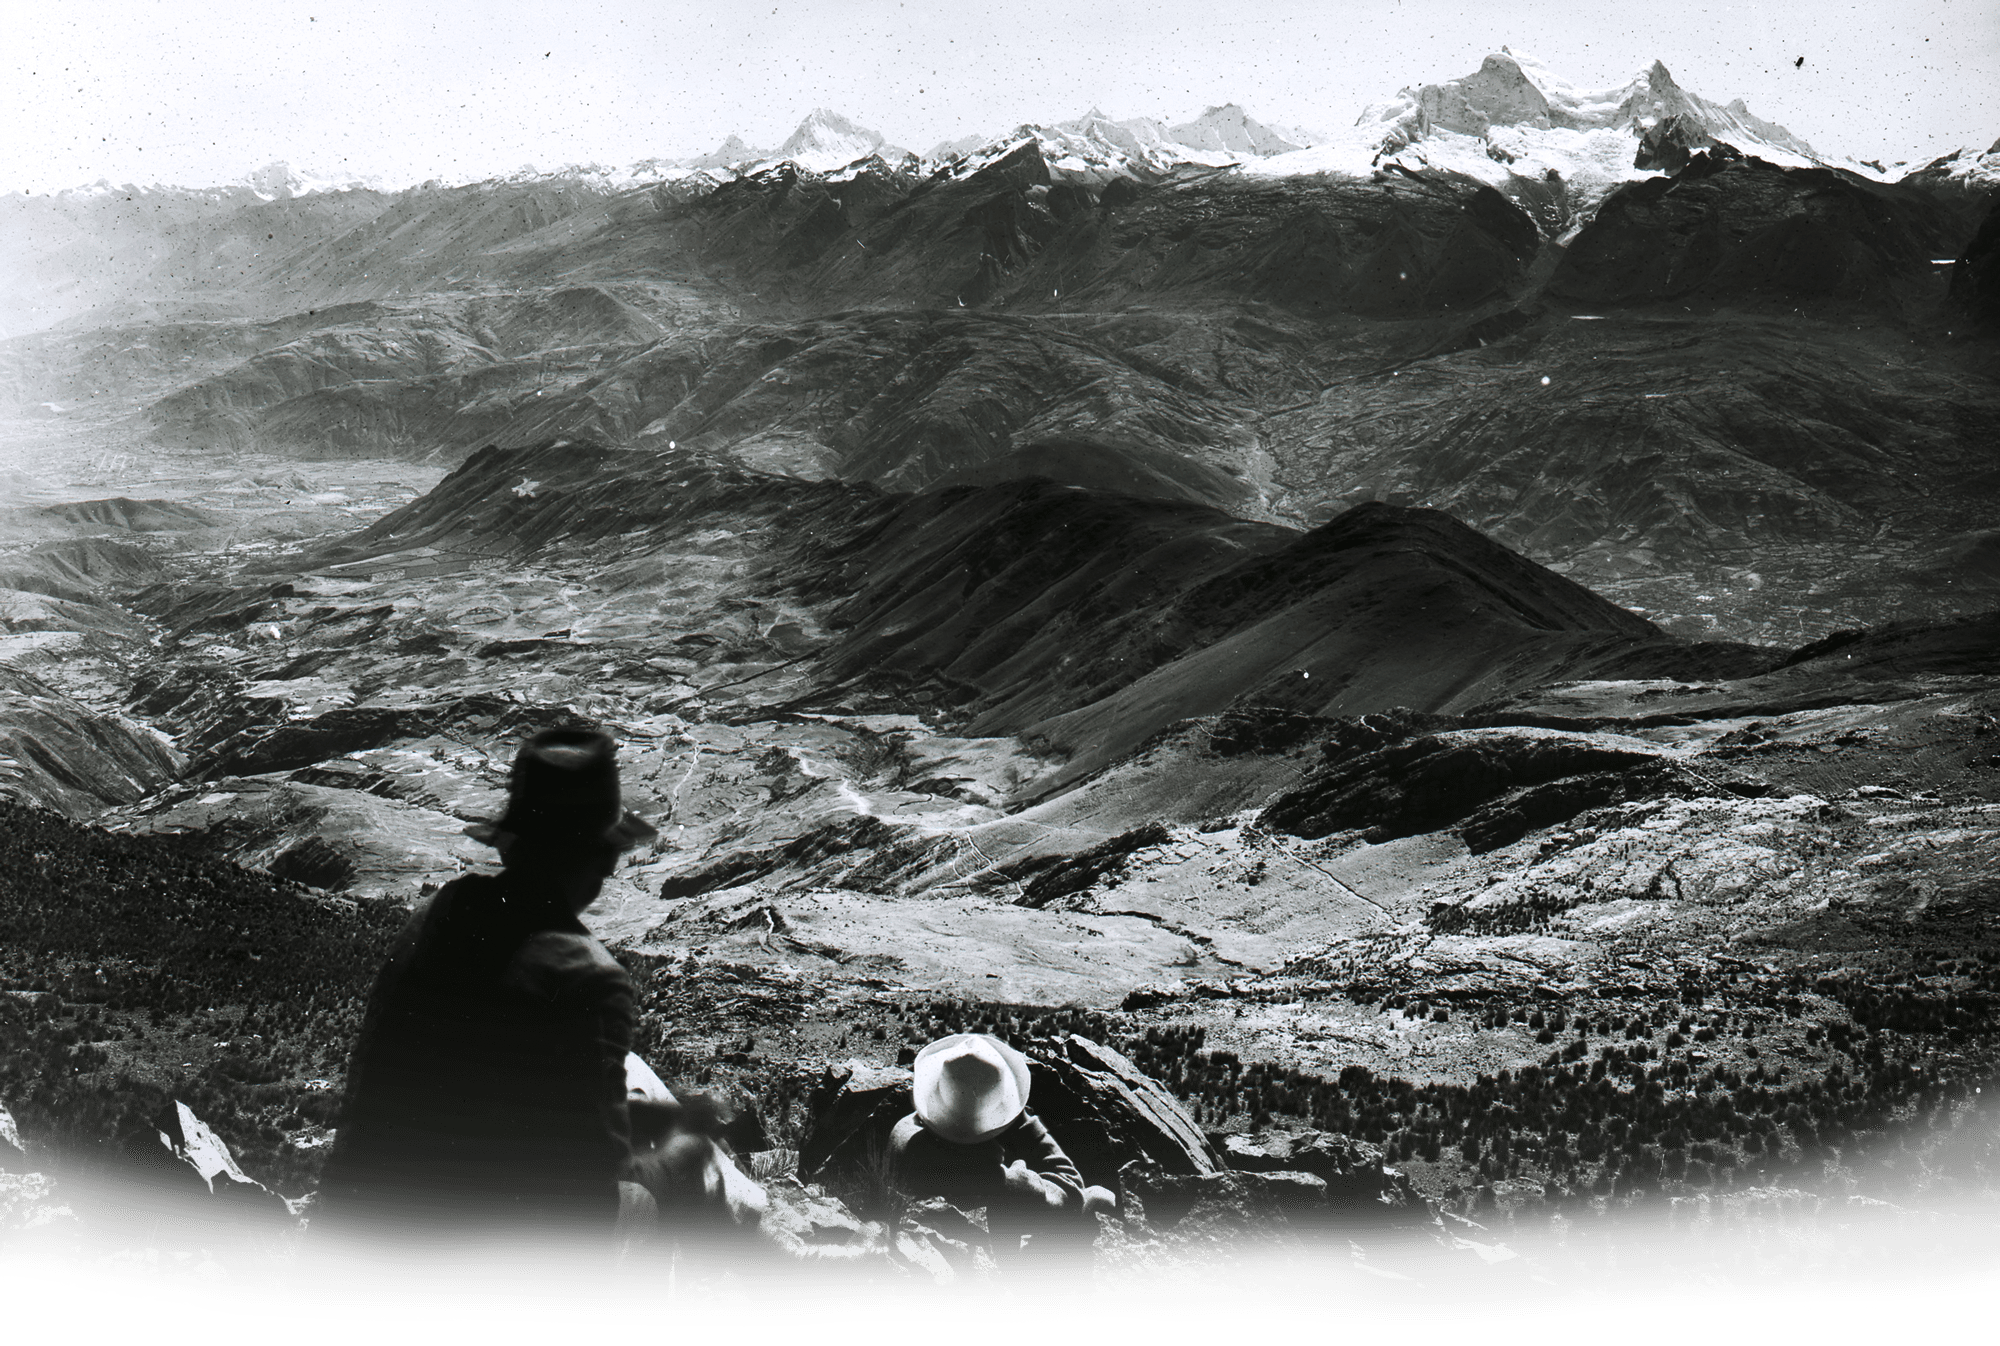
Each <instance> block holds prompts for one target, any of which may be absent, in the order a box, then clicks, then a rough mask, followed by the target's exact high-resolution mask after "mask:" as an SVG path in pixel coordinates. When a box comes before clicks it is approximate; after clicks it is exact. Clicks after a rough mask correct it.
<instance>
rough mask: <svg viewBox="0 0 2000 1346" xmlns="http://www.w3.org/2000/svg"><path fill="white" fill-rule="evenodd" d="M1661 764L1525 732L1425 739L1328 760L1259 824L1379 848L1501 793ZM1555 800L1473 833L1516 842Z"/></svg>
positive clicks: (1654, 757)
mask: <svg viewBox="0 0 2000 1346" xmlns="http://www.w3.org/2000/svg"><path fill="white" fill-rule="evenodd" d="M1661 760H1662V754H1661V751H1660V749H1659V748H1658V747H1657V746H1655V745H1653V744H1651V743H1647V742H1644V741H1643V740H1640V739H1635V738H1627V737H1625V736H1623V735H1619V734H1585V733H1575V732H1570V731H1565V730H1555V729H1528V728H1500V729H1465V730H1453V731H1449V732H1446V733H1441V734H1425V735H1422V736H1420V737H1418V738H1414V739H1409V740H1406V741H1404V742H1400V743H1394V744H1391V745H1389V746H1387V747H1383V748H1378V749H1376V750H1374V751H1373V752H1365V753H1362V754H1361V755H1359V756H1357V757H1350V758H1344V759H1342V760H1339V761H1336V762H1335V763H1334V764H1333V765H1331V766H1328V767H1326V768H1323V769H1322V770H1321V771H1319V772H1317V773H1316V774H1314V775H1313V776H1312V777H1310V778H1308V779H1307V780H1306V781H1305V782H1304V783H1303V784H1301V785H1300V786H1299V787H1298V788H1297V789H1294V790H1290V791H1287V792H1286V793H1285V794H1282V795H1280V796H1279V797H1278V798H1277V799H1275V800H1273V801H1272V803H1271V804H1270V806H1269V807H1268V808H1266V809H1265V810H1264V812H1263V813H1262V815H1260V817H1259V822H1260V823H1261V824H1262V825H1263V826H1265V827H1270V828H1274V829H1277V830H1279V831H1284V832H1290V833H1292V834H1293V835H1294V836H1301V837H1323V836H1326V835H1328V834H1329V833H1332V832H1339V831H1346V830H1351V829H1366V832H1367V835H1368V837H1369V838H1370V839H1371V840H1388V839H1390V838H1392V837H1401V836H1411V835H1414V834H1416V833H1419V832H1429V831H1435V830H1437V829H1439V828H1442V827H1446V826H1449V825H1450V824H1452V823H1454V822H1457V821H1458V820H1459V819H1461V818H1465V817H1467V816H1469V815H1472V814H1474V813H1476V812H1477V811H1478V810H1480V809H1481V808H1482V807H1484V806H1486V805H1488V804H1490V803H1492V802H1493V801H1495V800H1499V799H1501V798H1502V797H1503V796H1506V795H1508V794H1509V792H1511V791H1518V790H1523V789H1525V788H1526V787H1532V786H1539V785H1546V784H1548V783H1549V782H1552V781H1559V780H1563V779H1565V778H1567V777H1574V776H1583V775H1589V774H1593V773H1603V772H1623V771H1626V770H1630V769H1632V768H1636V767H1640V766H1647V765H1652V764H1657V763H1659V762H1661ZM1586 793H1587V792H1586ZM1556 802H1557V801H1556V800H1555V799H1554V797H1553V796H1552V797H1551V798H1550V799H1548V800H1544V801H1542V805H1545V807H1543V806H1537V805H1534V804H1525V805H1521V806H1520V807H1519V808H1517V810H1516V811H1517V812H1519V813H1520V814H1521V816H1520V817H1513V816H1512V815H1505V814H1495V815H1493V816H1491V817H1490V818H1487V819H1485V820H1483V821H1482V824H1481V831H1480V833H1479V835H1480V836H1481V838H1482V840H1486V839H1490V838H1489V836H1488V834H1489V833H1490V834H1491V836H1501V835H1504V834H1505V833H1506V832H1507V831H1508V830H1509V829H1510V828H1512V827H1513V826H1516V825H1519V826H1520V827H1521V832H1520V833H1518V834H1517V835H1522V834H1525V832H1526V831H1527V828H1528V826H1530V825H1546V824H1529V823H1527V822H1526V821H1525V819H1526V818H1527V817H1529V816H1535V817H1539V816H1541V814H1542V813H1547V812H1550V811H1551V810H1553V811H1554V812H1556V813H1560V809H1558V808H1555V804H1556ZM1579 807H1582V806H1581V805H1579ZM1523 810H1525V811H1523ZM1555 820H1556V819H1554V818H1552V819H1551V821H1555Z"/></svg>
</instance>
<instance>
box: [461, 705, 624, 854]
mask: <svg viewBox="0 0 2000 1346" xmlns="http://www.w3.org/2000/svg"><path fill="white" fill-rule="evenodd" d="M617 751H618V748H617V745H616V744H614V743H613V742H612V741H611V738H610V736H609V735H607V734H600V733H598V732H597V731H596V730H594V729H544V730H543V731H542V732H541V733H539V734H536V735H535V736H534V737H533V738H531V739H529V740H528V741H527V742H526V743H523V744H522V745H521V750H520V751H519V752H518V753H516V754H515V755H514V773H513V776H512V778H511V779H510V780H509V781H508V785H507V812H506V813H505V814H504V815H502V816H501V818H500V820H499V821H498V822H494V823H476V824H474V825H473V826H471V827H468V828H466V829H465V834H466V835H467V836H469V837H471V838H473V839H474V840H476V841H483V842H486V843H487V844H489V845H497V844H499V843H500V841H501V840H502V839H503V836H504V837H509V838H512V839H514V840H530V839H532V840H535V841H556V842H572V843H577V844H592V843H603V844H609V845H612V846H615V847H617V848H618V849H619V850H621V851H629V850H631V849H632V848H633V847H634V846H642V845H644V844H645V843H647V842H649V841H651V840H652V839H653V838H654V837H657V836H658V835H659V831H658V829H657V828H655V827H654V826H653V825H652V824H651V823H649V822H647V821H646V820H645V819H644V818H641V817H640V816H639V815H638V814H636V813H633V812H632V811H631V810H630V809H627V808H626V807H625V805H624V804H623V802H621V801H620V799H619V797H618V758H617Z"/></svg>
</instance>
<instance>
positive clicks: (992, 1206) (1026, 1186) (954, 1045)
mask: <svg viewBox="0 0 2000 1346" xmlns="http://www.w3.org/2000/svg"><path fill="white" fill-rule="evenodd" d="M912 1074H913V1077H914V1078H913V1079H912V1082H911V1095H912V1101H913V1102H914V1104H915V1105H916V1111H915V1112H913V1113H911V1114H910V1115H909V1116H908V1117H905V1118H903V1120H902V1121H900V1122H898V1123H896V1127H895V1130H893V1131H892V1132H890V1135H889V1158H890V1165H891V1168H890V1181H891V1182H892V1183H893V1184H894V1185H895V1186H896V1187H897V1188H898V1189H899V1190H900V1191H902V1192H903V1193H905V1194H906V1195H909V1196H913V1197H920V1198H921V1197H933V1196H937V1197H943V1198H944V1199H945V1200H946V1201H949V1202H951V1204H953V1205H954V1206H959V1207H962V1208H966V1209H972V1208H976V1207H980V1206H984V1207H985V1208H986V1228H987V1232H988V1234H989V1236H990V1237H991V1240H992V1245H993V1255H994V1257H995V1259H996V1260H997V1261H999V1262H1000V1263H1001V1264H1002V1265H1007V1264H1010V1263H1011V1264H1017V1265H1018V1264H1020V1262H1021V1259H1022V1257H1023V1256H1024V1255H1027V1256H1031V1260H1032V1261H1033V1262H1034V1263H1036V1264H1040V1265H1041V1266H1043V1267H1045V1268H1049V1269H1056V1268H1058V1267H1061V1268H1063V1269H1068V1270H1075V1271H1088V1270H1089V1267H1090V1250H1091V1244H1092V1241H1093V1240H1094V1238H1095V1236H1096V1233H1097V1222H1096V1221H1095V1220H1094V1219H1090V1218H1088V1217H1089V1216H1090V1215H1091V1214H1092V1213H1094V1212H1096V1211H1098V1210H1103V1209H1107V1208H1109V1207H1110V1206H1112V1205H1114V1204H1115V1201H1114V1198H1113V1197H1112V1195H1111V1193H1110V1192H1108V1191H1106V1190H1105V1189H1104V1188H1102V1187H1085V1186H1084V1182H1083V1175H1082V1174H1081V1173H1079V1172H1078V1171H1077V1167H1076V1165H1075V1164H1074V1163H1072V1162H1071V1161H1070V1157H1069V1156H1068V1155H1067V1154H1065V1153H1064V1152H1063V1148H1062V1146H1060V1145H1058V1144H1057V1143H1056V1140H1055V1137H1053V1136H1051V1135H1050V1134H1049V1131H1048V1128H1047V1127H1045V1126H1043V1125H1042V1123H1041V1119H1040V1118H1038V1117H1036V1116H1035V1114H1034V1113H1032V1112H1029V1111H1028V1107H1027V1104H1028V1082H1029V1077H1028V1061H1027V1058H1026V1057H1024V1056H1022V1055H1021V1053H1019V1052H1018V1051H1015V1050H1014V1049H1013V1048H1012V1047H1010V1046H1008V1045H1007V1044H1006V1043H1005V1042H1002V1041H1001V1040H1000V1039H999V1038H996V1037H993V1036H991V1035H989V1034H986V1033H954V1034H952V1035H951V1036H950V1037H945V1038H939V1039H938V1040H937V1041H936V1042H933V1043H931V1044H930V1045H929V1046H928V1047H925V1048H924V1049H923V1050H922V1051H921V1052H918V1053H917V1059H916V1062H915V1063H914V1069H913V1071H912ZM1064 1264H1067V1265H1066V1266H1065V1265H1064Z"/></svg>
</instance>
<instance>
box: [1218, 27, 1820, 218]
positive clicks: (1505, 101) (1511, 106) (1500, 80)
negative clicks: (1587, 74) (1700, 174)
mask: <svg viewBox="0 0 2000 1346" xmlns="http://www.w3.org/2000/svg"><path fill="white" fill-rule="evenodd" d="M1717 143H1727V144H1729V145H1731V146H1733V147H1734V148H1736V149H1738V150H1740V151H1742V152H1743V153H1745V154H1749V155H1755V156H1756V157H1758V158H1761V159H1766V160H1769V161H1771V162H1773V163H1778V164H1782V165H1785V166H1788V167H1808V166H1811V165H1813V164H1816V163H1819V162H1822V161H1821V159H1820V157H1819V156H1818V154H1816V153H1815V152H1814V150H1813V148H1812V146H1810V145H1808V144H1807V143H1806V142H1805V141H1804V140H1802V139H1800V138H1799V137H1797V136H1795V135H1793V134H1792V133H1791V132H1790V131H1787V130H1786V129H1785V128H1784V127H1782V126H1779V125H1777V124H1776V123H1774V122H1768V121H1765V120H1764V119H1763V118H1761V117H1758V116H1756V115H1755V114H1753V113H1752V112H1751V111H1750V110H1749V108H1748V107H1746V106H1744V104H1743V101H1742V100H1741V99H1737V100H1735V101H1733V102H1731V103H1728V104H1715V103H1711V102H1709V101H1708V100H1707V99H1704V98H1702V97H1701V96H1699V95H1698V94H1695V93H1693V92H1691V91H1689V90H1687V89H1683V88H1682V87H1681V86H1680V85H1679V84H1678V83H1677V82H1676V81H1675V80H1674V77H1673V74H1672V73H1671V72H1670V71H1669V70H1668V69H1667V67H1666V65H1665V64H1664V63H1662V62H1660V61H1654V62H1653V63H1652V64H1651V65H1650V66H1649V67H1648V68H1647V69H1645V70H1644V71H1642V72H1641V73H1639V74H1638V75H1636V76H1634V77H1633V78H1632V79H1631V80H1629V81H1627V82H1626V83H1624V84H1622V85H1617V86H1614V87H1612V88H1608V89H1581V88H1577V87H1576V86H1574V85H1572V84H1570V83H1569V82H1568V81H1566V80H1564V79H1562V78H1561V77H1560V76H1558V75H1556V74H1555V73H1554V72H1553V71H1551V70H1549V69H1548V67H1546V66H1544V65H1543V64H1542V63H1541V62H1539V61H1537V60H1536V59H1535V58H1534V57H1532V56H1530V55H1527V54H1526V53H1523V52H1519V51H1515V50H1513V49H1511V48H1508V47H1502V48H1501V49H1500V50H1499V51H1497V52H1495V53H1493V54H1492V55H1490V56H1488V57H1486V59H1485V60H1483V61H1481V62H1480V65H1479V69H1477V70H1475V71H1474V72H1472V73H1471V74H1469V75H1465V76H1462V77H1460V78H1458V79H1451V80H1445V81H1443V82H1441V83H1436V84H1424V85H1420V86H1418V87H1415V88H1407V89H1404V90H1402V91H1401V92H1400V93H1399V94H1398V95H1397V96H1396V97H1395V98H1394V99H1391V100H1389V101H1388V102H1385V103H1377V104H1374V105H1373V106H1371V107H1369V108H1367V109H1366V110H1364V111H1363V112H1362V114H1361V116H1360V118H1359V120H1357V121H1356V123H1355V124H1354V125H1353V126H1352V127H1349V128H1347V129H1346V130H1345V131H1344V132H1342V133H1340V134H1337V135H1335V136H1332V137H1329V138H1328V139H1327V140H1326V141H1325V142H1324V143H1322V144H1319V145H1315V146H1313V147H1312V148H1309V149H1304V150H1300V151H1298V152H1296V153H1291V154H1277V155H1271V156H1269V157H1265V158H1256V159H1249V160H1246V161H1245V162H1244V166H1243V171H1244V172H1246V173H1251V174H1255V175H1258V176H1273V177H1278V176H1290V175H1293V174H1299V173H1331V174H1336V175H1341V176H1365V175H1367V174H1368V173H1371V172H1373V171H1374V170H1376V169H1377V168H1379V167H1381V166H1383V165H1384V164H1387V163H1391V162H1400V163H1401V164H1403V165H1404V166H1405V167H1410V168H1417V167H1432V168H1442V169H1449V170H1452V171H1455V172H1459V173H1464V174H1467V175H1468V176H1471V177H1474V178H1478V179H1480V180H1481V181H1484V182H1488V183H1490V184H1492V185H1493V186H1496V187H1500V188H1502V189H1503V190H1512V189H1513V188H1514V187H1515V185H1516V184H1518V183H1520V182H1523V181H1527V180H1533V181H1535V182H1538V183H1542V184H1548V183H1551V182H1559V183H1560V184H1561V192H1562V195H1563V197H1564V201H1565V204H1564V206H1563V207H1562V208H1561V209H1559V210H1557V211H1556V215H1557V216H1558V217H1560V218H1562V219H1565V220H1567V219H1572V218H1576V217H1578V216H1580V215H1581V214H1582V213H1584V212H1588V211H1589V210H1591V209H1593V208H1594V206H1595V202H1596V200H1597V199H1599V198H1601V197H1602V196H1603V195H1604V194H1605V193H1607V192H1609V191H1610V190H1611V189H1612V188H1614V187H1616V186H1618V185H1619V184H1620V183H1622V182H1626V181H1630V180H1632V179H1634V178H1643V177H1651V176H1653V175H1655V174H1657V173H1661V172H1671V171H1674V170H1675V169H1677V168H1678V167H1679V165H1680V164H1681V163H1684V162H1686V160H1687V157H1688V156H1689V155H1690V154H1692V153H1694V152H1697V151H1699V150H1701V149H1703V148H1706V147H1708V146H1712V145H1715V144H1717ZM1546 193H1547V187H1546V186H1544V187H1538V188H1537V189H1536V194H1537V195H1538V196H1539V195H1546Z"/></svg>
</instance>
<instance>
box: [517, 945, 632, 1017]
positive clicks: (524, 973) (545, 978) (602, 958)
mask: <svg viewBox="0 0 2000 1346" xmlns="http://www.w3.org/2000/svg"><path fill="white" fill-rule="evenodd" d="M507 981H508V982H509V984H511V985H513V986H514V987H516V988H517V989H519V990H523V991H526V992H528V993H529V994H531V995H535V996H539V997H542V998H545V999H550V1000H555V999H570V998H584V999H593V1000H594V999H600V998H602V997H604V996H608V995H620V994H622V995H630V994H631V993H632V982H631V978H630V977H628V976H627V975H626V972H625V969H624V967H623V966H622V965H621V964H620V963H619V961H618V960H617V959H616V958H613V957H612V956H611V951H610V950H609V949H606V948H605V947H604V946H603V945H602V944H600V943H598V942H597V941H596V940H595V939H592V938H591V937H590V936H589V935H583V934H577V933H575V932H573V931H568V930H543V931H539V932H538V933H536V934H532V935H530V936H528V938H527V939H525V940H523V941H522V943H521V947H520V950H519V951H518V952H516V953H515V955H514V957H513V960H512V961H511V962H510V963H509V964H508V967H507Z"/></svg>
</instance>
